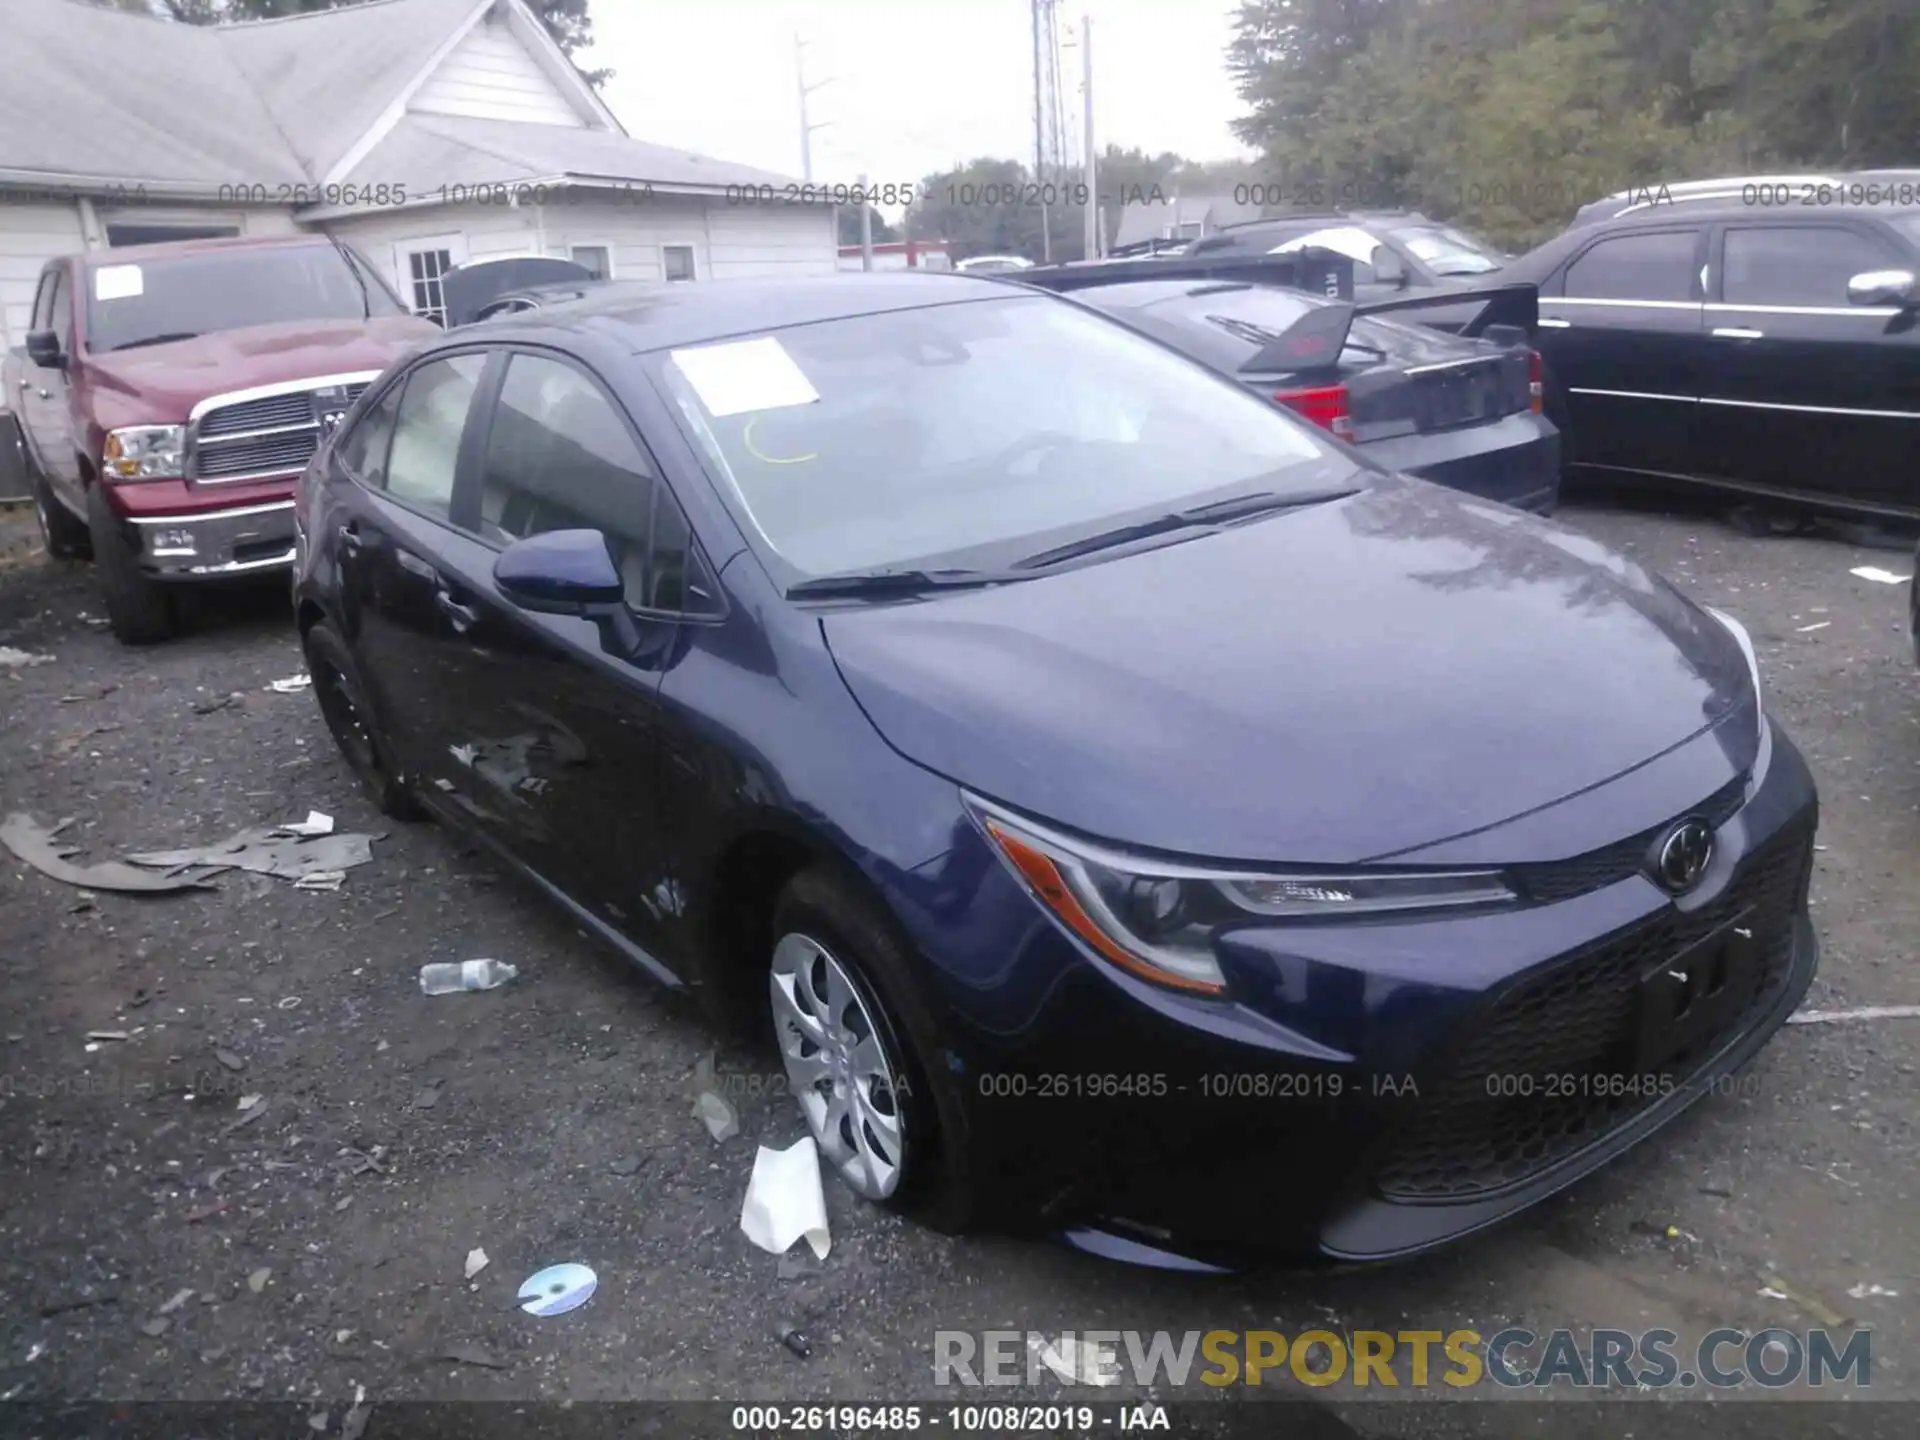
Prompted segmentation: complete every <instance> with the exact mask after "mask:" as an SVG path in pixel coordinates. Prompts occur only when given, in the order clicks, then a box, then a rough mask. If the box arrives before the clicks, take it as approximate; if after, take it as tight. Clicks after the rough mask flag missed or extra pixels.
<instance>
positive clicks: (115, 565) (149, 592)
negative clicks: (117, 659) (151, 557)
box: [87, 481, 178, 645]
mask: <svg viewBox="0 0 1920 1440" xmlns="http://www.w3.org/2000/svg"><path fill="white" fill-rule="evenodd" d="M87 530H88V533H89V534H90V536H91V537H92V540H93V564H94V568H95V569H96V570H98V571H99V572H100V588H101V589H102V590H104V591H105V592H106V599H107V623H108V624H109V625H111V626H112V627H113V633H114V636H115V638H117V639H118V640H119V641H120V642H121V643H122V644H123V645H151V644H152V643H153V642H154V641H156V640H165V639H167V638H168V637H170V636H171V635H172V634H173V632H174V628H175V626H176V625H177V623H178V616H177V613H176V611H175V609H174V599H173V594H172V592H171V591H169V590H168V589H167V587H166V586H164V585H160V584H156V583H155V582H154V581H153V580H152V579H151V578H150V577H149V576H147V575H145V574H143V573H142V572H141V569H140V556H139V553H138V552H137V551H136V550H135V549H134V547H133V543H132V542H131V541H130V540H128V538H127V533H126V522H125V521H123V520H122V519H121V518H120V517H119V516H118V515H117V514H115V513H114V509H113V504H112V502H111V501H109V500H108V499H107V487H106V486H105V485H103V484H101V483H99V482H97V481H96V482H95V483H94V484H92V485H89V486H88V487H87Z"/></svg>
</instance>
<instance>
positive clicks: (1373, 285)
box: [1187, 210, 1513, 300]
mask: <svg viewBox="0 0 1920 1440" xmlns="http://www.w3.org/2000/svg"><path fill="white" fill-rule="evenodd" d="M1307 249H1319V250H1332V251H1334V252H1336V253H1338V254H1341V255H1345V256H1346V257H1347V258H1349V259H1350V260H1352V261H1353V293H1354V296H1355V298H1356V299H1360V300H1384V299H1387V298H1389V297H1390V296H1392V295H1395V294H1398V293H1402V292H1405V291H1408V290H1421V291H1435V290H1451V289H1458V288H1460V287H1462V286H1469V285H1478V284H1483V283H1485V282H1486V281H1487V280H1488V279H1489V278H1490V277H1491V276H1493V275H1494V274H1496V273H1497V272H1499V271H1500V270H1502V269H1503V268H1504V267H1505V266H1506V264H1507V262H1508V261H1509V260H1511V259H1512V258H1513V257H1512V256H1510V255H1508V254H1506V253H1504V252H1503V251H1500V250H1498V249H1496V248H1494V247H1493V246H1492V245H1489V244H1488V243H1487V242H1486V241H1484V240H1481V239H1478V238H1477V237H1475V236H1473V235H1470V234H1468V233H1467V232H1466V231H1464V230H1461V229H1459V228H1458V227H1457V226H1453V225H1447V224H1443V223H1442V222H1440V221H1438V220H1429V219H1428V218H1427V217H1426V216H1424V215H1421V214H1418V213H1417V212H1414V211H1411V210H1408V211H1394V212H1388V213H1374V212H1355V213H1352V214H1342V213H1337V212H1333V213H1328V214H1323V215H1291V216H1287V217H1284V218H1281V219H1273V220H1249V221H1246V222H1244V223H1242V224H1238V225H1229V226H1226V227H1225V228H1224V229H1221V230H1219V231H1217V232H1216V233H1214V234H1212V235H1208V236H1206V237H1204V238H1203V239H1199V240H1196V241H1194V242H1193V244H1192V245H1190V246H1189V247H1188V248H1187V254H1188V255H1190V256H1194V257H1199V256H1205V255H1290V254H1294V253H1296V252H1298V251H1301V250H1307Z"/></svg>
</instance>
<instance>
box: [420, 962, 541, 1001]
mask: <svg viewBox="0 0 1920 1440" xmlns="http://www.w3.org/2000/svg"><path fill="white" fill-rule="evenodd" d="M519 973H520V972H519V971H518V970H516V969H514V967H513V966H511V965H509V964H507V963H506V962H505V961H504V960H460V961H444V962H442V963H441V964H438V965H422V966H421V967H420V989H421V992H422V993H423V994H427V995H451V994H452V993H453V992H454V991H456V990H491V989H493V988H494V987H495V986H497V985H504V984H506V983H507V981H509V980H511V979H513V977H514V976H516V975H518V974H519Z"/></svg>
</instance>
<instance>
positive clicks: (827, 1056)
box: [768, 868, 980, 1231]
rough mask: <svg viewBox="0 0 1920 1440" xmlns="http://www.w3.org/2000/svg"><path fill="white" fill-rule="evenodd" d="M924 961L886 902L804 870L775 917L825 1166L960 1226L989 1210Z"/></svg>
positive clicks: (795, 1064) (933, 1220)
mask: <svg viewBox="0 0 1920 1440" xmlns="http://www.w3.org/2000/svg"><path fill="white" fill-rule="evenodd" d="M918 963H919V962H918V961H917V960H916V958H915V957H914V956H913V954H912V952H911V951H910V950H909V949H908V947H907V945H906V944H905V943H904V942H903V941H902V940H901V939H900V938H899V937H898V936H897V934H896V931H895V927H894V926H893V925H892V924H891V923H890V922H889V920H888V918H887V917H886V916H885V914H884V913H883V912H882V911H881V910H880V908H879V906H878V905H877V904H876V903H875V902H873V901H870V900H868V899H867V898H866V897H865V896H864V895H862V894H861V893H860V892H859V891H858V890H856V889H855V888H854V887H853V886H852V885H851V884H849V883H848V882H846V881H844V880H842V879H841V878H839V877H838V876H837V875H835V874H833V873H832V872H831V871H829V870H827V869H824V868H820V869H814V870H808V871H804V872H803V873H801V874H800V875H798V876H796V877H795V878H794V879H793V881H792V882H791V883H790V884H789V885H788V886H787V889H786V892H785V893H784V894H783V895H782V896H781V899H780V903H779V905H778V907H777V908H776V910H775V913H774V924H773V952H772V956H771V962H770V966H769V971H768V992H769V996H770V999H771V1004H772V1015H773V1026H774V1034H775V1039H776V1041H777V1043H778V1045H779V1048H780V1058H781V1060H782V1061H783V1062H784V1064H785V1066H786V1072H787V1083H788V1087H789V1089H790V1090H791V1092H792V1094H793V1097H794V1100H795V1102H796V1103H797V1104H798V1106H799V1109H800V1114H801V1117H802V1118H803V1119H804V1120H805V1121H806V1123H807V1129H808V1130H809V1131H810V1132H811V1133H812V1135H813V1139H814V1143H815V1144H816V1145H818V1146H819V1148H820V1154H821V1158H822V1159H823V1160H824V1161H825V1163H826V1165H827V1166H828V1167H829V1168H831V1169H832V1170H833V1171H834V1172H835V1173H836V1174H838V1175H839V1176H840V1178H841V1179H843V1180H844V1181H846V1183H847V1184H848V1186H850V1187H851V1188H852V1189H853V1191H854V1192H855V1193H856V1194H858V1195H861V1196H864V1197H865V1198H866V1199H869V1200H874V1201H878V1202H881V1203H885V1204H891V1205H897V1206H900V1207H902V1208H905V1209H908V1210H911V1211H912V1212H914V1213H915V1214H917V1215H918V1216H920V1217H921V1218H922V1219H924V1220H926V1221H927V1222H928V1223H929V1224H932V1225H933V1226H934V1227H935V1228H937V1229H942V1230H948V1231H958V1230H964V1229H968V1228H970V1227H971V1226H972V1225H973V1223H975V1217H976V1214H977V1212H978V1211H979V1209H980V1204H979V1200H978V1197H977V1196H976V1194H975V1187H974V1182H973V1177H972V1175H971V1171H970V1167H969V1166H968V1164H967V1162H966V1155H965V1147H964V1141H963V1137H964V1135H965V1122H964V1119H963V1115H962V1107H961V1105H960V1096H959V1093H958V1090H957V1088H956V1087H955V1086H954V1084H953V1082H952V1080H951V1078H950V1077H949V1076H948V1073H947V1067H946V1066H944V1065H936V1064H933V1063H930V1060H931V1059H932V1057H937V1056H939V1055H940V1054H941V1053H942V1051H941V1048H940V1045H939V1040H938V1035H937V1031H936V1028H935V1025H934V1022H933V1019H932V1016H931V1014H930V1013H929V1012H928V1010H927V1008H926V1006H925V1004H924V1003H923V1002H922V1001H921V999H920V992H919V988H918V982H917V981H916V979H915V978H914V974H913V971H914V968H915V966H916V965H917V964H918Z"/></svg>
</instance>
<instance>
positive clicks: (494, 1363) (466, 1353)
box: [440, 1345, 507, 1370]
mask: <svg viewBox="0 0 1920 1440" xmlns="http://www.w3.org/2000/svg"><path fill="white" fill-rule="evenodd" d="M440 1358H441V1359H443V1360H452V1361H454V1362H456V1363H457V1364H461V1365H479V1366H481V1367H483V1368H485V1369H488V1370H504V1369H506V1368H507V1362H506V1361H504V1360H496V1359H494V1358H493V1352H492V1351H490V1350H488V1349H487V1348H486V1347H485V1346H484V1345H453V1346H450V1347H448V1348H447V1349H446V1350H444V1351H442V1352H441V1356H440Z"/></svg>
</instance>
